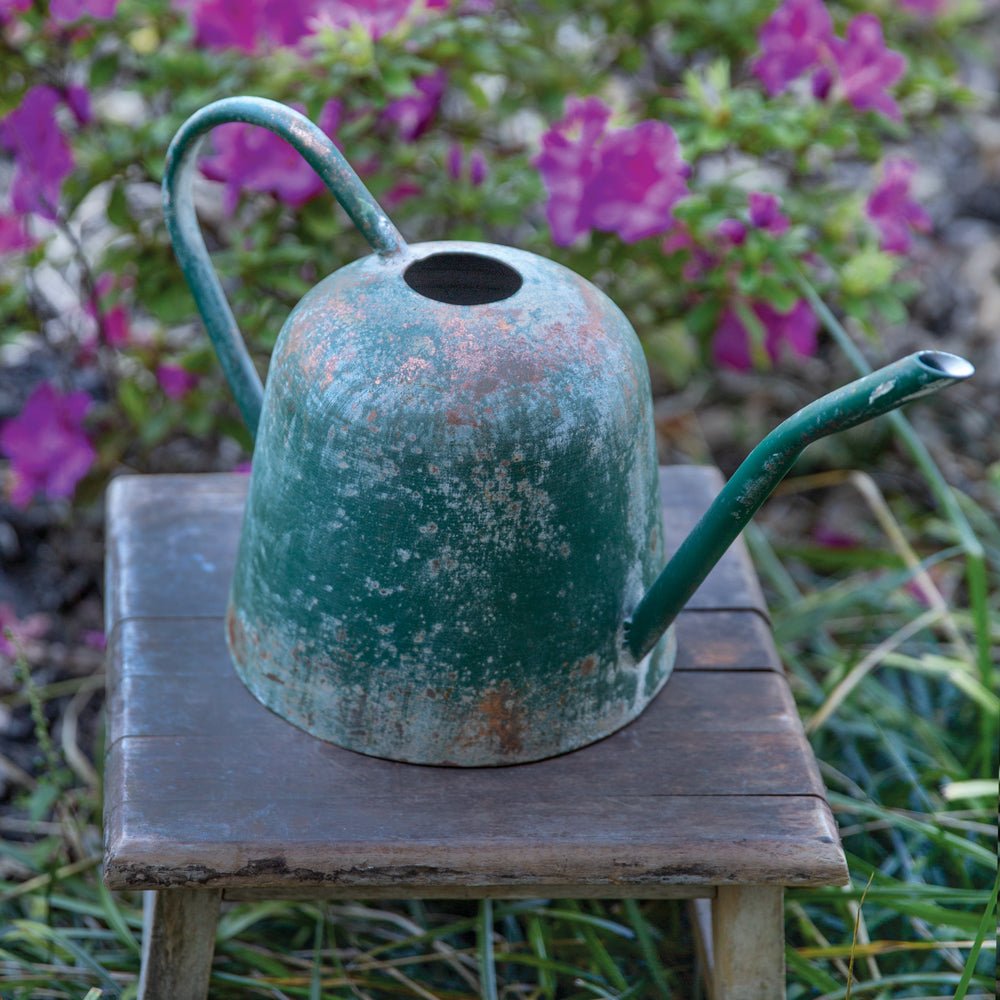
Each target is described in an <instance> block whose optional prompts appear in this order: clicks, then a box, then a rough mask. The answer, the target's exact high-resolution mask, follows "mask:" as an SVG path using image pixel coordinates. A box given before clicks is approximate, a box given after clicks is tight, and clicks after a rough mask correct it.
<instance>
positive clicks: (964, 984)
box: [955, 875, 1000, 1000]
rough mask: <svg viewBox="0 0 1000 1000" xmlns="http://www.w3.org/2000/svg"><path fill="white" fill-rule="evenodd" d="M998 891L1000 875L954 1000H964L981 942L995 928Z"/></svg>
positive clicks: (994, 885)
mask: <svg viewBox="0 0 1000 1000" xmlns="http://www.w3.org/2000/svg"><path fill="white" fill-rule="evenodd" d="M998 889H1000V875H998V876H997V879H996V881H995V882H994V883H993V894H992V895H991V896H990V902H989V905H988V906H987V907H986V910H985V911H984V912H983V919H982V920H981V921H980V922H979V928H978V929H977V931H976V940H975V942H974V943H973V945H972V948H971V949H970V951H969V957H968V958H967V959H966V962H965V969H964V970H963V971H962V978H961V979H960V980H959V982H958V986H956V987H955V1000H965V994H966V993H967V992H968V989H969V983H971V982H972V976H973V974H974V973H975V971H976V962H977V961H978V960H979V952H980V951H981V949H982V947H983V940H984V939H985V938H986V935H987V934H988V933H989V932H990V929H991V928H993V927H995V926H996V922H995V921H994V919H993V915H994V914H995V913H996V909H997V890H998Z"/></svg>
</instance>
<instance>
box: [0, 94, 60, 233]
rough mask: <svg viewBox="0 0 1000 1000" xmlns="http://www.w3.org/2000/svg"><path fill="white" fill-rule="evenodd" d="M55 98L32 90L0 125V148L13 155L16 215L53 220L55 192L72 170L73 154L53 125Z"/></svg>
mask: <svg viewBox="0 0 1000 1000" xmlns="http://www.w3.org/2000/svg"><path fill="white" fill-rule="evenodd" d="M58 104H59V94H58V92H57V91H55V90H53V89H52V88H51V87H43V86H39V87H32V88H31V89H30V90H29V91H28V92H27V93H26V94H25V95H24V99H23V100H22V101H21V104H20V106H19V107H17V108H16V109H15V110H14V111H11V112H10V114H9V115H7V116H6V118H4V119H3V121H2V122H0V145H2V146H3V147H4V148H5V149H7V150H9V151H10V152H11V153H13V154H14V161H15V164H16V166H15V168H14V179H13V182H12V184H11V203H12V205H13V207H14V210H15V211H17V212H21V213H24V212H36V213H37V214H38V215H41V216H42V217H43V218H46V219H54V218H55V217H56V206H57V205H58V204H59V192H60V191H61V189H62V182H63V180H64V179H65V177H66V175H67V174H68V173H69V172H70V171H71V170H72V169H73V154H72V153H71V152H70V148H69V146H68V145H67V143H66V139H65V138H64V136H63V134H62V132H61V131H60V130H59V124H58V123H57V122H56V114H55V112H56V107H57V106H58Z"/></svg>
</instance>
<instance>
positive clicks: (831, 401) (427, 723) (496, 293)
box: [164, 97, 973, 766]
mask: <svg viewBox="0 0 1000 1000" xmlns="http://www.w3.org/2000/svg"><path fill="white" fill-rule="evenodd" d="M233 121H236V122H248V123H251V124H254V125H259V126H263V127H264V128H267V129H270V130H271V131H272V132H274V133H276V134H277V135H279V136H281V137H282V138H284V139H285V140H287V141H288V142H289V143H290V144H291V145H292V146H293V147H295V149H297V150H298V151H299V152H300V153H301V154H302V156H303V157H304V158H305V159H306V160H307V161H308V163H309V164H310V165H311V166H312V167H313V168H314V169H315V170H316V171H317V173H318V174H319V176H320V177H321V178H322V180H323V181H324V183H325V184H326V186H327V187H328V188H329V189H330V191H331V192H332V193H333V195H334V197H335V198H336V199H337V201H338V202H340V204H341V206H342V207H343V208H344V209H345V210H346V212H347V214H348V215H349V216H350V218H351V219H352V220H353V222H354V224H355V225H356V226H357V227H358V229H359V230H360V231H361V233H362V234H363V235H364V237H365V238H366V240H367V241H368V243H369V244H370V245H371V248H372V250H373V253H372V254H371V255H369V256H366V257H364V258H362V259H361V260H357V261H355V262H354V263H352V264H349V265H347V266H346V267H343V268H341V269H340V270H338V271H336V272H335V273H334V274H331V275H330V276H329V277H327V278H325V279H324V280H323V281H321V282H320V283H319V284H318V285H317V286H316V287H315V288H313V289H312V290H311V291H310V292H308V293H307V294H306V295H305V296H304V298H303V299H302V300H301V302H299V303H298V305H297V306H296V307H295V308H294V309H293V310H292V312H291V314H290V315H289V317H288V319H287V321H286V322H285V324H284V326H283V328H282V330H281V333H280V335H279V337H278V340H277V343H276V346H275V348H274V353H273V357H272V359H271V364H270V369H269V372H268V376H267V385H266V388H262V385H261V381H260V379H259V377H258V375H257V372H256V370H255V368H254V366H253V364H252V362H251V359H250V356H249V354H248V352H247V349H246V347H245V345H244V343H243V341H242V339H241V337H240V334H239V330H238V328H237V326H236V322H235V320H234V318H233V315H232V312H231V310H230V308H229V305H228V303H227V301H226V297H225V294H224V292H223V290H222V287H221V285H220V283H219V280H218V278H217V276H216V275H215V273H214V271H213V269H212V266H211V263H210V261H209V258H208V254H207V251H206V248H205V244H204V242H203V240H202V237H201V234H200V232H199V230H198V225H197V220H196V217H195V211H194V206H193V202H192V195H191V185H192V178H193V175H194V171H195V163H196V154H197V149H198V145H199V142H200V139H201V138H202V136H204V134H205V133H207V132H208V131H209V130H210V129H212V128H213V127H215V126H217V125H220V124H222V123H224V122H233ZM164 198H165V209H166V219H167V225H168V228H169V232H170V237H171V240H172V241H173V244H174V247H175V250H176V253H177V257H178V260H179V262H180V265H181V267H182V269H183V271H184V274H185V276H186V278H187V281H188V283H189V285H190V287H191V290H192V292H193V294H194V298H195V301H196V303H197V305H198V308H199V310H200V312H201V315H202V317H203V319H204V322H205V326H206V327H207V329H208V333H209V335H210V337H211V339H212V342H213V344H214V345H215V349H216V351H217V353H218V356H219V361H220V363H221V365H222V368H223V371H224V372H225V375H226V377H227V379H228V381H229V384H230V386H231V387H232V391H233V393H234V394H235V396H236V400H237V403H238V404H239V407H240V409H241V411H242V414H243V417H244V419H245V420H246V423H247V425H248V427H249V428H250V431H251V432H252V434H253V436H254V438H255V445H254V457H253V469H252V472H251V474H250V483H249V493H248V498H247V505H246V512H245V515H244V521H243V529H242V535H241V538H240V544H239V550H238V554H237V559H236V567H235V572H234V578H233V581H232V588H231V593H230V599H229V607H228V612H227V619H226V622H227V638H228V644H229V649H230V652H231V654H232V659H233V663H234V665H235V667H236V670H237V672H238V674H239V676H240V677H241V678H242V680H243V681H244V683H245V684H246V686H247V687H248V688H249V689H250V691H251V692H252V693H253V694H254V695H255V696H256V697H257V698H258V699H259V700H260V701H261V702H263V703H264V704H265V705H267V706H268V707H269V708H271V709H272V710H273V711H274V712H276V713H277V714H278V715H280V716H282V717H283V718H285V719H286V720H288V721H290V722H292V723H294V724H295V725H296V726H299V727H301V728H303V729H305V730H307V731H308V732H310V733H312V734H314V735H315V736H317V737H320V738H322V739H324V740H329V741H332V742H333V743H336V744H338V745H340V746H344V747H348V748H350V749H352V750H356V751H360V752H362V753H366V754H372V755H375V756H378V757H386V758H391V759H394V760H401V761H409V762H414V763H424V764H450V765H459V766H476V765H499V764H513V763H522V762H526V761H533V760H538V759H541V758H545V757H549V756H552V755H555V754H559V753H563V752H566V751H569V750H573V749H575V748H577V747H580V746H583V745H585V744H588V743H591V742H593V741H595V740H598V739H600V738H601V737H603V736H606V735H608V734H609V733H612V732H614V731H615V730H617V729H619V728H620V727H622V726H623V725H625V724H626V723H628V722H629V721H630V720H632V719H633V718H635V717H636V716H637V715H638V714H639V713H640V712H641V711H642V710H643V708H644V707H645V706H646V705H647V704H649V702H650V701H651V700H652V699H653V698H654V697H655V696H656V694H657V692H659V691H660V689H661V688H662V687H663V685H664V683H665V682H666V680H667V678H668V677H669V675H670V671H671V669H672V667H673V663H674V656H675V651H676V640H675V637H674V630H673V628H672V627H671V623H672V622H673V620H674V618H675V617H676V615H677V613H678V612H679V611H680V610H681V608H682V607H683V606H684V604H685V602H686V601H687V599H688V598H689V597H690V596H691V595H692V594H693V593H694V591H695V590H696V588H697V587H698V585H699V584H700V583H701V581H702V580H703V579H704V578H705V576H706V575H707V574H708V572H709V570H710V569H711V567H712V566H713V565H714V564H715V562H716V561H717V560H718V559H719V557H720V556H721V555H722V554H723V552H725V550H726V549H727V548H728V547H729V545H730V544H731V543H732V541H733V540H734V539H735V538H736V536H737V535H738V534H739V532H740V531H741V529H742V528H743V527H744V525H745V524H746V523H747V521H748V520H749V519H750V517H751V516H752V515H753V513H754V512H755V511H756V510H757V509H758V508H759V507H760V505H761V504H762V503H763V502H764V500H765V499H766V498H767V497H768V496H769V495H770V493H771V492H772V491H773V490H774V488H775V487H776V486H777V484H778V483H779V482H780V480H781V479H782V477H783V476H784V475H785V473H786V472H787V471H788V470H789V469H790V467H791V466H792V464H793V462H794V461H795V459H796V457H797V456H798V454H799V453H800V452H801V451H802V449H803V448H804V447H805V446H806V445H807V444H809V443H810V442H812V441H815V440H816V439H817V438H820V437H823V436H824V435H827V434H831V433H833V432H835V431H839V430H843V429H845V428H848V427H853V426H855V425H856V424H859V423H862V422H863V421H866V420H870V419H871V418H873V417H876V416H878V415H879V414H882V413H885V412H887V411H889V410H892V409H894V408H895V407H897V406H899V405H900V404H902V403H905V402H907V401H908V400H911V399H914V398H916V397H917V396H923V395H926V394H928V393H930V392H933V391H935V390H936V389H940V388H941V387H943V386H946V385H949V384H951V383H953V382H955V381H957V380H960V379H964V378H967V377H968V376H969V375H971V374H972V372H973V368H972V365H970V364H969V363H968V362H967V361H965V360H964V359H962V358H959V357H956V356H955V355H953V354H946V353H943V352H940V351H921V352H919V353H917V354H913V355H911V356H909V357H906V358H903V359H902V360H899V361H896V362H895V363H893V364H890V365H888V366H887V367H885V368H882V369H880V370H879V371H876V372H874V373H873V374H870V375H868V376H866V377H864V378H861V379H859V380H857V381H855V382H852V383H851V384H849V385H847V386H844V387H843V388H840V389H837V390H836V391H835V392H832V393H831V394H829V395H827V396H824V397H823V398H821V399H819V400H817V401H816V402H813V403H811V404H809V405H808V406H806V407H805V408H804V409H802V410H801V411H800V412H798V413H797V414H795V415H794V416H792V417H791V418H789V419H788V420H786V421H785V422H784V423H782V424H781V425H780V426H779V427H778V428H777V429H776V430H775V431H773V432H772V433H771V434H769V435H768V436H767V437H766V438H765V439H764V440H763V441H762V442H761V443H760V444H759V445H758V446H757V447H756V448H755V449H754V450H753V451H752V452H751V454H750V455H749V457H748V458H747V459H746V461H745V462H744V463H743V465H741V466H740V467H739V469H738V470H737V472H736V473H735V475H734V476H733V478H732V479H731V480H730V482H729V483H728V484H727V485H726V486H725V487H724V488H723V490H722V492H721V493H720V495H719V496H718V498H717V499H716V500H715V501H714V503H713V504H712V506H711V507H710V508H709V510H708V511H707V513H706V514H705V515H704V517H703V518H702V519H701V521H700V522H699V523H698V525H697V526H696V527H695V528H694V530H693V531H692V532H691V534H690V535H689V537H688V538H687V539H686V541H684V543H683V544H682V545H681V546H680V548H679V550H678V551H677V552H676V554H675V555H674V556H673V557H672V559H671V560H670V561H669V563H667V565H666V567H665V568H664V565H663V563H664V550H663V529H662V524H661V517H662V514H661V507H660V496H659V480H658V468H657V458H656V450H655V442H654V429H653V410H652V400H651V394H650V386H649V375H648V371H647V367H646V362H645V359H644V356H643V352H642V348H641V347H640V344H639V341H638V338H637V337H636V335H635V333H634V331H633V330H632V327H631V326H630V325H629V323H628V321H627V320H626V318H625V316H624V315H623V314H622V313H621V311H620V310H619V309H618V308H617V307H616V306H615V305H614V303H613V302H612V301H611V300H610V299H609V298H608V297H607V296H606V295H604V294H603V293H602V292H601V291H599V290H598V289H597V288H595V287H594V286H593V285H592V284H590V283H589V282H587V281H586V280H585V279H583V278H582V277H580V276H579V275H577V274H575V273H573V272H572V271H570V270H568V269H567V268H565V267H563V266H561V265H559V264H557V263H554V262H552V261H550V260H546V259H544V258H542V257H539V256H536V255H534V254H531V253H526V252H524V251H521V250H516V249H513V248H511V247H506V246H495V245H492V244H487V243H473V242H429V243H420V244H415V245H408V244H407V243H405V242H404V240H403V238H402V237H401V236H400V234H399V232H398V231H397V230H396V228H395V227H394V226H393V224H392V223H391V222H390V221H389V219H388V218H387V217H386V215H385V213H384V212H383V211H382V209H381V208H380V207H379V205H378V204H377V203H376V202H375V200H374V199H373V198H372V196H371V195H370V194H369V193H368V191H367V190H366V189H365V187H364V185H363V184H362V183H361V181H360V179H359V178H358V176H357V175H356V174H355V173H354V171H353V170H352V169H351V167H350V166H349V165H348V164H347V162H346V161H345V160H344V158H343V157H342V156H341V154H340V153H339V151H338V150H337V148H336V147H335V146H334V144H333V143H332V142H331V140H330V139H329V138H328V137H327V136H326V135H325V134H324V133H323V132H322V131H321V130H320V129H319V128H317V127H316V126H315V125H313V124H312V123H311V122H310V121H309V120H308V119H306V118H304V117H303V116H302V115H300V114H298V113H297V112H295V111H293V110H291V109H290V108H287V107H285V106H283V105H281V104H277V103H275V102H273V101H268V100H263V99H259V98H249V97H235V98H229V99H225V100H221V101H217V102H215V103H214V104H211V105H209V106H208V107H206V108H204V109H202V110H201V111H199V112H198V113H196V114H195V115H193V116H192V117H191V118H190V119H189V120H188V121H187V122H186V123H185V124H184V125H183V126H182V128H181V129H180V131H179V132H178V133H177V136H176V137H175V138H174V141H173V143H172V144H171V146H170V150H169V152H168V154H167V168H166V175H165V179H164Z"/></svg>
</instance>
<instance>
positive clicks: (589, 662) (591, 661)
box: [576, 653, 597, 677]
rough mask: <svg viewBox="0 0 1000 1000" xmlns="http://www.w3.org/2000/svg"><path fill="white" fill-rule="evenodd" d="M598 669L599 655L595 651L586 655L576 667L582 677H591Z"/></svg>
mask: <svg viewBox="0 0 1000 1000" xmlns="http://www.w3.org/2000/svg"><path fill="white" fill-rule="evenodd" d="M596 669H597V657H596V656H594V654H593V653H591V654H590V656H585V657H584V658H583V659H582V660H581V661H580V662H579V663H578V664H577V667H576V672H577V673H578V674H579V675H580V676H581V677H589V676H590V675H591V674H592V673H593V672H594V671H595V670H596Z"/></svg>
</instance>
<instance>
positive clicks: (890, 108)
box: [830, 14, 906, 120]
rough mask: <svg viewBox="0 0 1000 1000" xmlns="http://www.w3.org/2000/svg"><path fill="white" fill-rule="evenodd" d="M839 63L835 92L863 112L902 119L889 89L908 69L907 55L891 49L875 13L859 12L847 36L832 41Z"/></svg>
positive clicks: (835, 57) (848, 28) (853, 19)
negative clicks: (887, 46)
mask: <svg viewBox="0 0 1000 1000" xmlns="http://www.w3.org/2000/svg"><path fill="white" fill-rule="evenodd" d="M830 46H831V51H832V53H833V58H834V60H835V63H836V72H835V75H834V81H833V87H834V92H835V93H836V94H837V95H839V96H841V97H843V98H844V99H845V100H846V101H848V102H849V103H850V104H852V105H853V106H854V107H856V108H857V109H858V110H859V111H879V112H881V113H882V114H883V115H885V116H886V117H887V118H892V119H894V120H898V119H899V106H898V105H897V104H896V102H895V101H894V100H893V98H892V97H891V96H890V95H889V93H888V92H887V88H888V87H891V86H892V85H893V84H894V83H895V82H896V81H897V80H898V79H899V78H900V77H901V76H902V75H903V74H904V73H905V72H906V58H905V57H904V56H902V55H901V54H900V53H899V52H894V51H893V50H892V49H887V48H886V46H885V40H884V38H883V37H882V22H881V21H880V20H879V19H878V18H877V17H876V16H875V15H874V14H858V16H857V17H855V18H852V19H851V22H850V23H849V24H848V25H847V35H846V37H845V38H843V39H840V38H834V39H832V40H831V42H830Z"/></svg>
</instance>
